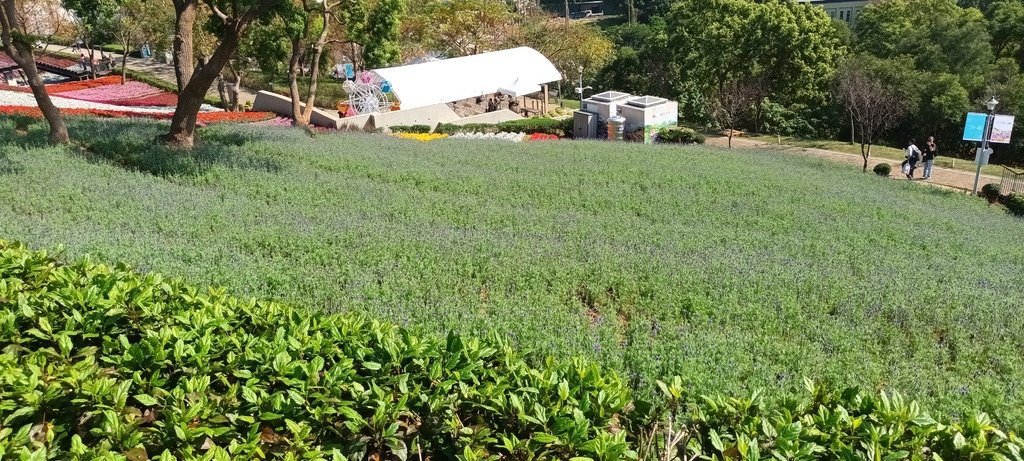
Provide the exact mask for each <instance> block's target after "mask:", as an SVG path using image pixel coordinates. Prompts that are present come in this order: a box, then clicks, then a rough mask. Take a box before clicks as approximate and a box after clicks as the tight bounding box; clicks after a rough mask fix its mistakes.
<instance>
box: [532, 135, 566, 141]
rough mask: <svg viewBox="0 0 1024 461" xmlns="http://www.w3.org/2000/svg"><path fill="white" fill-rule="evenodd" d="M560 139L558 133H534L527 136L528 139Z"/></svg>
mask: <svg viewBox="0 0 1024 461" xmlns="http://www.w3.org/2000/svg"><path fill="white" fill-rule="evenodd" d="M554 139H558V135H557V134H547V133H534V134H531V135H530V136H529V137H527V138H526V140H527V141H548V140H554Z"/></svg>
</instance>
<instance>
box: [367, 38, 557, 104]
mask: <svg viewBox="0 0 1024 461" xmlns="http://www.w3.org/2000/svg"><path fill="white" fill-rule="evenodd" d="M372 72H374V73H376V74H377V76H378V77H380V78H382V79H384V80H387V81H388V82H390V83H391V91H392V92H394V93H395V96H397V98H398V100H399V101H400V102H401V104H402V109H403V110H405V109H415V108H417V107H425V106H430V105H434V104H442V103H447V102H452V101H458V100H461V99H468V98H475V97H477V96H485V95H488V94H492V93H499V92H501V93H505V94H508V95H510V96H523V95H525V94H530V93H536V92H538V91H541V85H544V84H546V83H550V82H555V81H558V80H561V78H562V75H561V74H560V73H559V72H558V69H555V65H554V64H551V61H548V58H545V57H544V55H542V54H540V52H538V51H537V50H534V49H533V48H529V47H525V46H524V47H519V48H512V49H510V50H502V51H494V52H491V53H481V54H474V55H472V56H464V57H461V58H451V59H443V60H440V61H432V62H424V63H420V64H410V65H407V66H399V67H388V68H386V69H376V70H373V71H372Z"/></svg>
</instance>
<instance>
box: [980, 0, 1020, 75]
mask: <svg viewBox="0 0 1024 461" xmlns="http://www.w3.org/2000/svg"><path fill="white" fill-rule="evenodd" d="M985 16H986V17H988V21H989V30H991V31H992V49H993V51H994V52H995V55H996V57H1008V58H1013V59H1015V60H1016V61H1017V65H1018V66H1020V67H1021V68H1022V69H1024V1H1022V0H996V1H995V2H994V3H992V4H991V5H990V6H989V7H988V9H987V10H986V11H985Z"/></svg>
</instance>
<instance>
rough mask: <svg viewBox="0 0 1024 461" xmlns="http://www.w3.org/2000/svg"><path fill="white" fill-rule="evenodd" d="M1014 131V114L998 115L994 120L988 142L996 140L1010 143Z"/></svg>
mask: <svg viewBox="0 0 1024 461" xmlns="http://www.w3.org/2000/svg"><path fill="white" fill-rule="evenodd" d="M1012 131H1013V116H1012V115H996V116H995V117H994V119H993V120H992V134H991V135H990V136H989V137H988V142H994V143H999V144H1009V143H1010V133H1011V132H1012Z"/></svg>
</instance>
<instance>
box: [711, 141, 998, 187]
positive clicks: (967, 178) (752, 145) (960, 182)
mask: <svg viewBox="0 0 1024 461" xmlns="http://www.w3.org/2000/svg"><path fill="white" fill-rule="evenodd" d="M728 142H729V140H728V138H726V137H714V138H708V140H707V144H708V145H712V146H717V147H726V146H727V145H728ZM732 146H733V148H737V149H759V150H775V151H779V152H787V153H795V154H802V155H810V156H813V157H820V158H827V159H829V160H834V161H837V162H842V163H846V164H850V165H855V166H857V167H858V168H859V167H862V166H863V165H864V159H863V158H861V156H860V155H856V154H847V153H845V152H836V151H832V150H825V149H816V148H810V147H793V146H787V145H779V144H772V143H767V142H763V141H754V140H751V139H744V138H738V137H734V138H732ZM879 163H888V164H889V165H890V166H892V171H893V173H892V174H891V176H892V177H894V178H898V179H902V178H903V177H904V176H903V175H902V174H901V173H900V163H899V162H898V161H896V160H892V159H887V158H875V157H871V158H869V159H868V170H871V168H874V166H875V165H877V164H879ZM921 165H922V166H921V167H919V168H918V169H917V171H916V172H915V173H916V174H917V175H918V177H917V178H915V179H914V182H921V183H925V184H930V185H933V186H939V187H945V188H950V189H956V190H959V191H963V192H970V191H971V188H972V187H973V186H974V173H971V172H967V171H962V170H954V169H950V168H941V167H934V168H933V171H932V177H931V179H928V180H923V179H919V178H920V174H921V173H922V172H923V171H924V167H923V165H924V162H921ZM999 181H1000V178H999V177H998V176H992V175H986V174H983V175H981V179H980V180H979V181H978V189H979V190H980V189H981V186H983V185H985V184H988V183H997V184H998V183H999Z"/></svg>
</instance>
